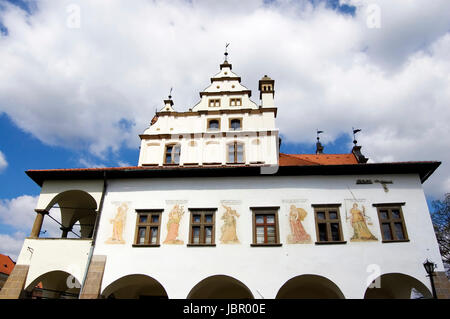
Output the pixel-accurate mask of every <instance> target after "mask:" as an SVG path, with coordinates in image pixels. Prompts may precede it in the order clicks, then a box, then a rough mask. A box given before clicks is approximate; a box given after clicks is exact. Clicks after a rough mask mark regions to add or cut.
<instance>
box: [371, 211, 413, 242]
mask: <svg viewBox="0 0 450 319" xmlns="http://www.w3.org/2000/svg"><path fill="white" fill-rule="evenodd" d="M402 205H404V203H400V204H373V206H375V207H376V208H377V212H378V220H379V222H380V229H381V236H382V237H383V242H396V241H397V242H398V241H400V242H401V241H409V240H408V233H407V232H406V225H405V220H404V219H403V212H402V207H401V206H402Z"/></svg>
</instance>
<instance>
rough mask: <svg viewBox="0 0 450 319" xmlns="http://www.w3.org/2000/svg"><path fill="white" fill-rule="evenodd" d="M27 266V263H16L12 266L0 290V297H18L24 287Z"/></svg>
mask: <svg viewBox="0 0 450 319" xmlns="http://www.w3.org/2000/svg"><path fill="white" fill-rule="evenodd" d="M29 267H30V266H29V265H16V266H15V267H14V269H13V270H12V272H11V274H10V275H9V277H8V279H7V280H6V283H5V285H4V286H3V288H2V290H0V299H19V298H20V295H21V293H22V291H23V289H24V287H25V281H26V279H27V275H28V269H29Z"/></svg>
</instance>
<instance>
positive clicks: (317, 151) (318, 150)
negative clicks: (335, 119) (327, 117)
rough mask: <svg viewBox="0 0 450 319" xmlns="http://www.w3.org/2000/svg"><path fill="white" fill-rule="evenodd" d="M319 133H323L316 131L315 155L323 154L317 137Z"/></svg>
mask: <svg viewBox="0 0 450 319" xmlns="http://www.w3.org/2000/svg"><path fill="white" fill-rule="evenodd" d="M320 133H323V131H319V130H317V143H316V154H323V146H322V143H320V137H319V134H320Z"/></svg>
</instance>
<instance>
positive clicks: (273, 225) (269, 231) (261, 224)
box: [252, 207, 281, 246]
mask: <svg viewBox="0 0 450 319" xmlns="http://www.w3.org/2000/svg"><path fill="white" fill-rule="evenodd" d="M252 211H253V244H252V246H281V244H280V235H279V230H278V207H267V208H266V207H261V208H260V207H252Z"/></svg>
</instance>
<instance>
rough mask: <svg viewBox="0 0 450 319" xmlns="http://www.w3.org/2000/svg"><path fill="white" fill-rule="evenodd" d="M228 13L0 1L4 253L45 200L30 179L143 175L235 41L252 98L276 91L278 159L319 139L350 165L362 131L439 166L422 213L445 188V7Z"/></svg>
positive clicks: (449, 65) (235, 58)
mask: <svg viewBox="0 0 450 319" xmlns="http://www.w3.org/2000/svg"><path fill="white" fill-rule="evenodd" d="M230 1H235V2H236V3H239V6H233V5H229V2H227V5H225V4H224V2H222V1H183V0H175V1H173V2H170V3H168V2H164V1H163V2H158V1H156V2H154V1H147V0H136V1H135V2H133V6H131V5H129V4H128V5H127V4H126V2H121V1H101V0H99V1H96V2H95V3H94V2H92V1H86V0H74V1H69V2H68V3H65V2H64V1H26V0H0V33H1V35H0V61H1V63H0V136H1V138H0V152H1V153H0V182H1V185H2V187H0V242H3V243H7V242H8V243H11V244H8V245H10V246H11V245H15V246H14V247H15V248H9V246H7V244H3V245H0V252H1V251H2V250H3V251H5V252H6V253H9V254H11V255H14V254H17V250H18V248H17V247H19V248H20V245H21V243H22V242H23V238H24V237H25V236H26V235H27V232H29V228H31V224H32V221H33V220H32V214H33V212H32V210H33V208H34V207H33V203H34V201H35V200H36V196H38V195H39V190H40V188H39V187H38V186H37V185H36V184H34V182H33V181H32V180H30V179H29V178H28V177H27V175H26V174H25V171H26V170H28V169H52V168H73V167H94V166H110V167H111V166H126V165H130V166H132V165H136V164H137V161H138V156H139V137H138V134H140V133H142V132H143V131H144V129H145V128H146V127H147V126H148V123H149V121H150V120H151V117H152V115H153V113H154V110H155V108H160V107H161V106H162V100H163V99H164V98H165V96H166V94H167V92H168V91H169V88H170V87H174V93H173V96H174V101H175V109H176V110H180V111H183V110H187V108H189V107H192V106H193V105H194V104H195V103H196V102H197V101H198V92H199V91H201V90H203V88H204V87H206V85H207V84H208V83H209V78H210V77H211V76H212V75H213V74H215V73H216V72H217V71H218V65H219V63H220V62H221V59H222V57H223V55H222V54H223V46H224V43H228V42H231V46H230V47H229V52H230V56H229V57H230V61H231V62H232V63H233V71H235V72H236V73H237V74H238V75H239V76H241V77H242V83H243V84H244V85H245V86H247V87H248V88H249V89H251V90H252V92H253V96H252V99H253V100H254V101H257V98H258V97H257V95H258V94H257V83H258V80H259V79H260V78H261V77H262V76H263V75H264V74H268V75H269V76H271V77H272V78H273V79H275V81H276V82H275V91H276V95H275V100H276V103H277V106H278V108H279V110H278V118H277V125H278V127H279V128H280V132H281V136H282V138H283V142H282V147H281V152H285V153H314V152H315V142H316V133H315V131H316V129H320V130H323V131H325V132H324V134H322V137H321V141H322V144H323V145H324V146H325V153H348V152H350V149H351V146H352V145H351V141H352V136H351V130H352V127H358V128H361V129H362V132H361V133H359V134H358V137H357V139H358V141H359V144H360V145H362V146H363V148H362V151H363V154H365V155H366V156H367V157H369V158H370V159H371V160H373V161H375V162H382V161H411V160H412V161H414V160H441V161H443V164H442V165H441V167H440V168H439V169H438V170H437V171H436V172H435V173H434V175H433V176H432V177H431V178H430V179H429V180H428V181H427V182H426V183H425V185H424V188H425V193H426V196H427V200H428V203H429V205H430V203H431V200H432V199H435V198H442V195H443V194H444V193H445V192H449V191H450V177H449V173H450V166H449V165H448V164H447V163H446V159H447V158H449V157H450V145H449V142H448V141H447V139H443V138H437V137H443V136H448V135H449V134H450V129H449V125H448V123H449V122H450V111H449V109H448V101H449V100H450V93H449V90H448V87H449V86H450V81H449V79H448V74H449V73H450V62H449V61H450V57H449V53H448V52H450V18H449V15H448V12H450V5H449V2H448V1H445V0H436V2H433V4H430V5H428V6H426V7H424V6H423V5H422V3H421V2H420V0H411V1H409V2H408V5H404V6H394V5H392V3H391V2H390V1H388V0H377V1H376V4H377V5H378V6H379V7H378V8H379V9H380V13H381V20H380V21H381V24H380V26H381V27H380V28H372V27H369V25H368V24H367V22H366V21H368V19H369V18H370V16H369V15H370V14H372V12H373V10H372V11H370V10H368V9H369V7H368V5H370V3H372V2H371V1H365V0H348V1H342V0H341V1H338V0H329V1H318V0H298V1H275V0H272V1H267V0H266V1H263V0H248V1H246V2H240V1H238V0H230ZM11 4H13V5H11ZM68 4H75V5H76V6H78V8H79V9H80V12H81V27H79V28H73V27H70V26H69V25H68V18H69V17H70V15H71V14H72V12H73V11H71V9H69V7H68ZM20 8H21V9H23V10H25V11H23V10H21V9H20ZM231 8H234V9H233V10H231ZM372 9H373V8H372ZM375 9H376V8H375ZM447 9H448V10H447ZM375 11H376V10H375ZM211 17H215V18H214V19H212V18H211ZM221 21H226V22H227V23H226V24H225V25H224V24H223V23H222V22H221ZM155 30H156V31H155ZM205 43H207V44H208V45H205ZM199 48H201V49H199ZM180 52H182V54H180ZM1 156H3V157H4V159H5V160H6V162H7V165H6V166H5V167H3V169H2V164H1V163H2V161H1V159H2V157H1ZM3 166H4V165H3ZM13 210H14V212H13ZM30 211H31V213H32V214H31V215H30V214H29V212H30ZM1 214H3V216H2V215H1ZM13 214H24V216H25V215H26V216H28V217H26V218H25V217H24V218H23V219H21V220H14V221H13V219H14V218H11V216H13ZM27 214H28V215H27ZM24 224H25V225H24ZM2 236H3V237H2Z"/></svg>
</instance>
